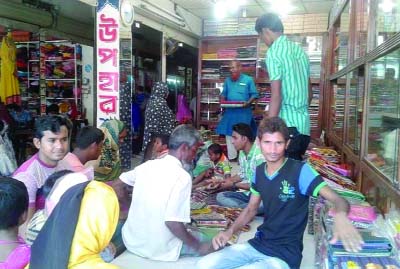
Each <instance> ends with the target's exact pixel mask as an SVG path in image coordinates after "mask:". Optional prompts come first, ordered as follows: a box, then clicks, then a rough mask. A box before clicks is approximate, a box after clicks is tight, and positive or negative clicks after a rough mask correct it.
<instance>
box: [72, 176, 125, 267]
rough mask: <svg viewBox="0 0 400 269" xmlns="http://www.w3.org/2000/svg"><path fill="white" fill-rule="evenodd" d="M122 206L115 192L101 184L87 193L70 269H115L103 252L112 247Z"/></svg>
mask: <svg viewBox="0 0 400 269" xmlns="http://www.w3.org/2000/svg"><path fill="white" fill-rule="evenodd" d="M118 217H119V204H118V199H117V196H116V194H115V192H114V190H113V189H112V188H111V187H110V186H108V185H106V184H104V183H102V182H98V181H91V182H90V183H89V184H88V186H87V187H86V189H85V195H84V196H83V199H82V203H81V210H80V213H79V218H78V223H77V225H76V230H75V235H74V239H73V241H72V246H71V255H70V258H69V264H68V269H94V268H96V269H103V268H104V269H112V268H119V267H118V266H116V265H112V264H109V263H105V262H104V261H103V260H102V259H101V257H100V252H101V251H102V250H103V249H104V248H105V247H106V246H107V245H108V244H109V243H110V240H111V238H112V236H113V234H114V232H115V228H116V227H117V223H118Z"/></svg>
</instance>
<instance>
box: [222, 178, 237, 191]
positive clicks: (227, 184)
mask: <svg viewBox="0 0 400 269" xmlns="http://www.w3.org/2000/svg"><path fill="white" fill-rule="evenodd" d="M233 183H234V181H233V180H231V179H229V178H227V179H224V180H222V181H221V184H220V186H219V187H220V189H221V190H229V189H232V187H233Z"/></svg>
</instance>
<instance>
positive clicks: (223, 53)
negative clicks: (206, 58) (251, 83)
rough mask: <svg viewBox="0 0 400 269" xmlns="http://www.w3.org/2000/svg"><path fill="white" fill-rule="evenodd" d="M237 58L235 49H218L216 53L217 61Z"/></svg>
mask: <svg viewBox="0 0 400 269" xmlns="http://www.w3.org/2000/svg"><path fill="white" fill-rule="evenodd" d="M236 57H237V52H236V49H235V48H228V49H219V50H218V51H217V58H218V59H235V58H236Z"/></svg>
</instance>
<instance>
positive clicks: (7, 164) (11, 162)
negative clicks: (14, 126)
mask: <svg viewBox="0 0 400 269" xmlns="http://www.w3.org/2000/svg"><path fill="white" fill-rule="evenodd" d="M3 123H4V124H2V125H0V126H3V128H2V130H0V175H2V176H10V175H11V174H12V173H14V171H15V169H17V161H16V159H15V153H14V149H13V146H12V144H11V141H10V139H9V138H8V136H7V129H8V125H7V124H6V122H5V121H3Z"/></svg>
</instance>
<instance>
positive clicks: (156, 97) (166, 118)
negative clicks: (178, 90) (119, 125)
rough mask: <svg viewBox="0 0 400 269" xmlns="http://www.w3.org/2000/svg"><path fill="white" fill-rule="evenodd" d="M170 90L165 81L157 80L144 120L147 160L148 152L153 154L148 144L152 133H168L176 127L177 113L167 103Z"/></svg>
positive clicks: (144, 146)
mask: <svg viewBox="0 0 400 269" xmlns="http://www.w3.org/2000/svg"><path fill="white" fill-rule="evenodd" d="M168 94H169V91H168V86H167V84H166V83H164V82H156V83H155V84H154V85H153V89H152V91H151V96H150V99H149V101H148V103H147V106H146V112H145V120H144V138H143V147H142V149H143V150H145V156H144V159H145V160H146V159H147V158H146V155H148V154H146V153H150V154H151V146H149V148H148V149H146V148H147V145H148V144H149V143H150V142H151V135H152V134H166V135H169V134H171V133H172V130H173V129H174V127H175V114H174V112H172V110H171V109H170V108H169V107H168V105H167V97H168Z"/></svg>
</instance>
